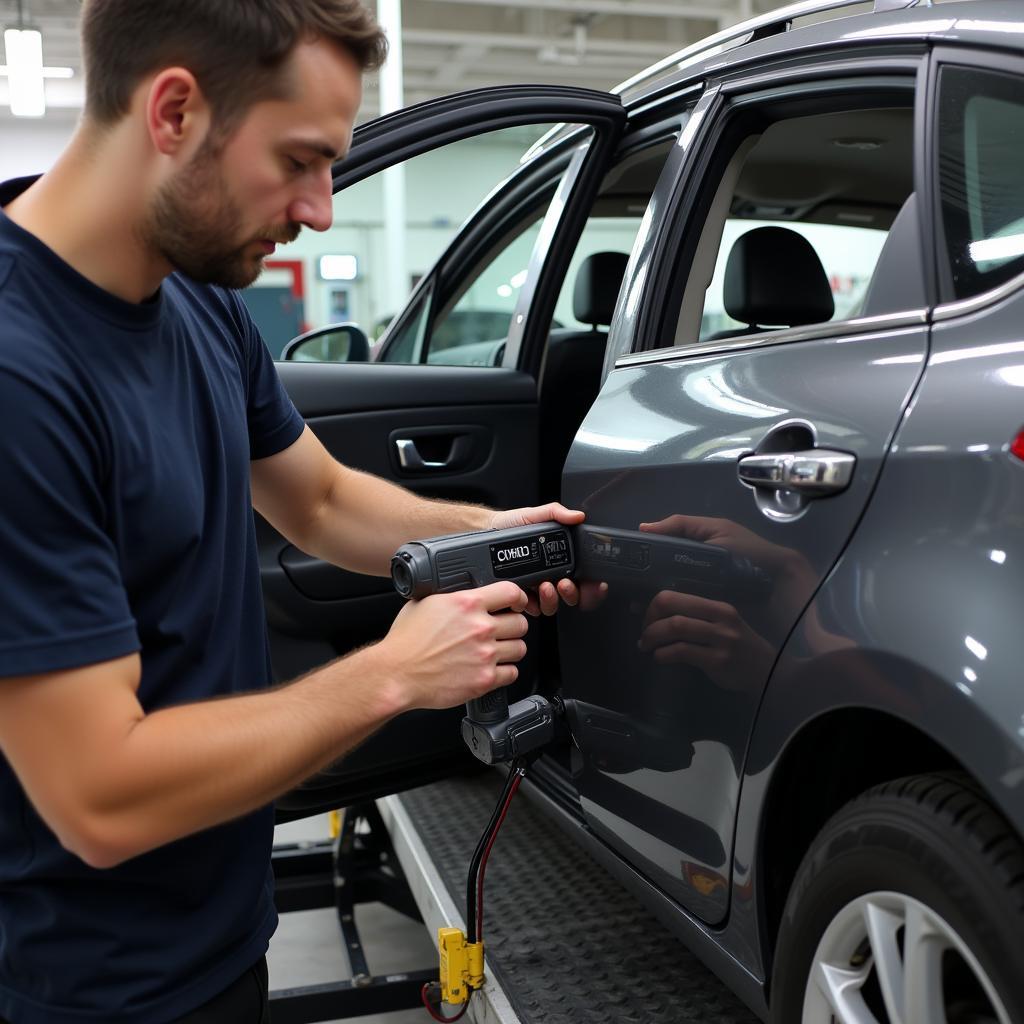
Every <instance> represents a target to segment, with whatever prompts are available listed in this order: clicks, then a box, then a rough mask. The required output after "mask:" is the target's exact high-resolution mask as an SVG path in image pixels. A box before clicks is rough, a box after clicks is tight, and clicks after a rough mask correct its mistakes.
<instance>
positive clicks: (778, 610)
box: [560, 56, 929, 924]
mask: <svg viewBox="0 0 1024 1024" xmlns="http://www.w3.org/2000/svg"><path fill="white" fill-rule="evenodd" d="M922 67H923V65H922V64H921V61H920V59H919V58H917V57H915V56H907V57H906V58H901V57H891V58H887V59H886V60H884V61H880V60H872V61H866V62H864V63H863V65H859V64H857V65H852V64H850V63H845V64H844V66H843V67H842V68H836V69H834V70H833V69H830V68H829V66H828V65H827V64H824V65H821V66H817V67H803V68H796V69H794V68H793V67H792V66H790V67H788V68H784V69H783V68H780V69H772V70H770V71H767V72H764V73H761V74H759V75H757V76H750V77H746V78H744V79H743V80H742V81H731V80H728V79H726V80H723V81H720V82H717V83H709V88H708V91H707V92H706V93H705V94H704V96H703V97H702V99H701V101H700V103H699V104H698V107H697V110H696V111H695V113H694V115H693V117H692V118H691V120H690V124H689V126H688V128H687V131H686V132H684V135H683V138H682V141H681V144H680V146H679V147H678V148H677V150H676V154H675V158H674V161H673V162H672V163H670V165H669V166H668V167H667V168H666V171H665V174H664V175H663V178H662V181H661V183H660V184H659V187H658V191H657V192H656V194H655V196H654V199H653V201H652V207H656V208H657V209H659V210H661V211H663V212H662V217H661V218H659V219H655V218H650V221H649V229H648V233H647V236H646V238H644V239H643V243H642V251H641V252H640V253H639V255H636V254H635V255H634V264H635V272H634V276H633V277H632V278H631V279H629V280H627V282H626V286H625V287H626V289H627V295H628V296H629V300H628V301H627V302H626V303H625V304H624V308H623V310H622V312H621V314H620V316H619V319H618V320H617V322H616V323H615V324H613V327H612V339H611V343H610V346H609V347H610V349H611V350H612V351H611V352H610V355H609V360H608V362H607V363H606V369H609V370H610V372H608V374H607V378H606V380H605V382H604V385H603V389H602V391H601V394H600V396H599V398H598V400H597V403H596V404H595V405H594V407H593V408H592V409H591V412H590V414H589V415H588V416H587V418H586V420H585V421H584V423H583V426H582V428H581V430H580V432H579V434H578V435H577V438H576V441H575V443H574V445H573V448H572V449H571V451H570V454H569V459H568V461H567V463H566V467H565V474H564V477H563V495H564V497H565V500H566V501H567V502H568V503H569V504H570V505H573V506H575V507H582V508H584V509H586V511H587V516H588V521H589V522H590V523H591V524H592V525H594V526H597V527H600V526H602V525H604V526H607V527H613V528H616V529H620V530H629V531H636V536H635V537H634V538H633V539H632V540H628V541H627V542H624V543H621V544H620V548H621V550H618V551H617V552H615V553H614V557H613V555H612V554H611V553H609V554H608V564H607V565H606V566H605V569H604V570H603V571H604V572H605V573H606V575H607V579H608V582H609V583H610V591H609V595H608V599H607V600H606V601H605V602H604V603H603V605H602V606H601V607H600V608H599V609H598V610H596V611H593V612H589V613H584V612H575V613H571V614H566V615H564V616H563V617H562V621H561V625H560V629H561V632H560V646H561V656H562V669H563V679H564V682H565V686H564V694H565V697H566V698H567V703H568V706H569V708H570V713H571V718H572V722H573V734H574V738H575V740H576V742H577V744H578V747H579V750H578V752H577V754H576V764H575V769H576V777H577V785H578V789H579V792H580V796H581V801H582V805H583V810H584V813H585V814H586V816H587V819H588V822H589V824H590V825H591V827H592V828H593V829H594V830H595V832H597V833H598V834H599V835H600V836H601V837H603V838H604V839H605V841H606V842H607V843H608V844H609V845H611V846H612V847H614V848H616V849H618V850H620V851H621V852H623V853H624V854H625V855H626V856H627V857H628V859H629V860H630V861H631V862H632V863H634V864H635V865H637V866H639V868H640V869H641V871H643V872H644V873H645V874H646V875H647V876H648V877H649V878H650V879H651V880H652V881H653V882H655V883H656V884H657V885H658V886H659V887H660V888H661V889H662V890H664V891H665V892H666V893H668V894H669V895H670V896H671V897H672V898H673V899H675V900H677V901H678V902H679V903H681V904H682V905H683V906H685V907H686V908H687V909H688V910H690V911H691V912H692V913H694V914H695V915H697V916H698V917H699V918H701V919H703V920H704V921H706V922H707V923H709V924H717V923H720V922H721V921H723V920H724V918H725V916H726V914H727V912H728V907H729V898H730V891H731V881H730V879H731V876H732V848H733V833H734V824H735V813H736V807H737V801H738V794H739V787H740V779H741V772H742V769H743V763H744V756H745V751H746V745H747V741H748V738H749V736H750V732H751V728H752V724H753V721H754V717H755V714H756V711H757V708H758V705H759V702H760V699H761V695H762V692H763V689H764V687H765V685H766V682H767V680H768V677H769V674H770V672H771V669H772V666H773V664H774V662H775V659H776V657H777V655H778V653H779V651H780V649H781V647H782V645H783V643H784V641H785V639H786V637H787V636H788V634H789V632H790V631H791V629H792V628H793V626H794V624H795V623H796V622H797V620H798V619H799V617H800V615H801V613H802V611H803V609H804V608H805V607H806V605H807V603H808V601H809V600H810V598H811V596H812V594H813V593H814V591H815V590H816V589H817V587H818V585H819V583H820V582H821V580H822V579H823V578H824V577H825V575H826V574H827V573H828V572H829V570H830V568H831V567H832V566H833V565H834V564H835V562H836V560H837V558H838V557H839V555H840V553H841V552H842V550H843V547H844V545H845V544H846V542H847V539H848V538H849V536H850V534H851V531H852V530H853V528H854V526H855V524H856V523H857V521H858V518H859V517H860V515H861V513H862V512H863V510H864V507H865V504H866V503H867V501H868V500H869V497H870V495H871V492H872V488H873V485H874V482H875V480H876V478H877V476H878V473H879V470H880V467H881V465H882V462H883V459H884V458H885V455H886V451H887V449H888V447H889V443H890V439H891V437H892V435H893V433H894V431H895V429H896V427H897V424H898V423H899V421H900V417H901V415H902V413H903V411H904V409H905V408H906V406H907V403H908V402H909V400H910V397H911V394H912V392H913V389H914V386H915V383H916V381H917V380H918V378H919V375H920V373H921V369H922V366H923V362H924V358H925V354H926V348H927V327H926V314H925V310H926V308H927V306H928V303H929V296H928V284H927V281H926V279H925V275H924V272H923V271H922V267H923V266H924V264H925V261H924V254H925V241H924V238H923V236H922V233H921V231H920V219H919V218H918V217H917V215H916V212H915V207H916V204H917V201H918V200H917V198H915V197H916V196H917V195H918V193H919V192H920V187H921V186H920V177H919V171H918V167H917V165H918V157H917V155H916V153H917V150H918V148H919V147H920V145H921V140H920V137H919V135H918V133H917V131H916V127H915V122H916V119H917V115H916V112H915V104H916V103H917V101H918V94H919V93H920V92H923V90H921V89H919V88H918V82H919V76H920V75H921V74H922ZM616 543H619V542H616ZM608 551H609V552H611V549H610V548H609V549H608ZM638 567H641V568H643V570H644V571H642V572H641V571H639V570H638ZM749 864H750V858H749V856H744V858H743V861H742V862H740V861H737V863H736V866H735V870H736V872H737V876H738V882H739V883H741V884H742V883H743V882H745V881H747V880H748V879H747V878H746V877H744V873H745V872H746V871H747V870H748V869H749ZM737 891H739V892H744V891H748V890H746V889H745V888H742V887H741V888H739V889H738V890H737Z"/></svg>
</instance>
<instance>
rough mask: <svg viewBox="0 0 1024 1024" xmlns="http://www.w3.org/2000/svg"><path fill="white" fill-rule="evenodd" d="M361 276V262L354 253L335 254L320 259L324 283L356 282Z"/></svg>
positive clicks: (321, 275) (321, 276)
mask: <svg viewBox="0 0 1024 1024" xmlns="http://www.w3.org/2000/svg"><path fill="white" fill-rule="evenodd" d="M358 276H359V261H358V260H357V259H356V258H355V256H353V255H352V253H344V252H343V253H334V254H333V255H329V256H321V257H320V278H321V280H323V281H354V280H355V279H356V278H357V277H358Z"/></svg>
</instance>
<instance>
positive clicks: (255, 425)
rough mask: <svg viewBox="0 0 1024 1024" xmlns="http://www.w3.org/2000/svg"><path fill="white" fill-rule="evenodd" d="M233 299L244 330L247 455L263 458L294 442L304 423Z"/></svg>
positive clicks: (245, 312)
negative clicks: (246, 374)
mask: <svg viewBox="0 0 1024 1024" xmlns="http://www.w3.org/2000/svg"><path fill="white" fill-rule="evenodd" d="M232 299H233V301H234V304H235V316H236V317H238V318H239V322H240V324H241V327H242V330H243V332H244V338H243V340H244V342H245V345H244V349H245V354H246V360H247V362H248V372H249V380H248V398H247V415H248V420H249V457H250V458H251V459H265V458H267V456H269V455H276V454H277V453H278V452H281V451H284V449H285V448H288V447H289V446H290V445H292V444H294V443H295V442H296V441H297V440H298V439H299V435H300V434H301V433H302V431H303V429H304V428H305V423H304V421H303V419H302V416H301V415H300V414H299V411H298V409H296V408H295V405H294V403H293V402H292V400H291V398H289V396H288V392H287V391H285V389H284V385H283V384H282V383H281V378H280V377H279V376H278V375H277V368H276V367H275V366H274V360H273V359H272V358H271V355H270V350H269V349H268V348H267V346H266V343H265V342H264V341H263V338H262V336H261V335H260V332H259V328H258V327H257V326H256V324H255V323H254V322H253V319H252V317H251V316H250V315H249V311H248V310H247V309H246V308H245V304H244V303H243V302H242V300H241V299H240V298H239V297H238V296H237V295H233V296H232Z"/></svg>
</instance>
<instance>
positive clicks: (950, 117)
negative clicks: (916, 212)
mask: <svg viewBox="0 0 1024 1024" xmlns="http://www.w3.org/2000/svg"><path fill="white" fill-rule="evenodd" d="M937 141H938V163H937V167H938V175H939V195H940V198H941V206H942V224H943V228H944V231H945V243H946V244H945V251H946V258H947V259H948V261H949V268H950V272H951V275H952V283H953V292H954V295H955V297H956V298H958V299H963V298H968V297H970V296H972V295H977V294H979V293H980V292H984V291H987V290H989V289H990V288H994V287H996V286H997V285H1000V284H1002V283H1003V282H1005V281H1008V280H1010V278H1012V277H1016V276H1017V275H1018V274H1020V273H1022V272H1024V185H1022V177H1021V176H1022V173H1024V172H1022V169H1024V81H1022V80H1021V78H1020V77H1019V76H1015V75H1010V74H1000V73H998V72H995V71H981V70H977V69H974V68H966V67H946V68H943V69H942V72H941V74H940V76H939V128H938V140H937Z"/></svg>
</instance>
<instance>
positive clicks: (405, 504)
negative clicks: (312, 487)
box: [304, 466, 494, 576]
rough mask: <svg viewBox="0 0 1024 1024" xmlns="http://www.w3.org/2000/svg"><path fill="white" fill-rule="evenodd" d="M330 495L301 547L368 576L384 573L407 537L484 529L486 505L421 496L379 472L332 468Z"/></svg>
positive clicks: (488, 518) (487, 517) (491, 514)
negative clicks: (334, 473)
mask: <svg viewBox="0 0 1024 1024" xmlns="http://www.w3.org/2000/svg"><path fill="white" fill-rule="evenodd" d="M338 469H339V471H338V476H337V480H336V483H335V486H334V487H333V488H332V490H331V494H330V496H329V498H328V499H327V501H325V502H324V505H323V507H322V508H321V509H320V511H319V514H318V515H317V518H316V521H315V523H314V525H313V526H312V528H311V529H310V531H309V533H308V535H307V537H306V542H305V544H304V548H305V550H306V551H307V552H308V553H309V554H311V555H316V556H317V557H318V558H323V559H324V560H325V561H328V562H332V563H334V564H335V565H340V566H343V567H344V568H346V569H351V570H353V571H354V572H362V573H366V574H368V575H371V576H386V575H387V574H388V572H389V571H390V564H391V556H392V555H393V554H394V553H395V551H396V550H397V549H398V548H399V547H400V546H401V545H402V544H405V543H406V542H407V541H410V540H418V539H420V538H423V537H436V536H440V535H441V534H445V533H457V532H459V531H460V530H485V529H487V528H488V527H489V526H490V525H491V521H492V519H493V518H494V511H493V510H492V509H488V508H484V507H483V506H480V505H469V504H462V503H459V502H445V501H434V500H430V499H427V498H421V497H419V496H418V495H416V494H413V493H412V492H411V491H407V490H405V489H404V488H402V487H399V486H397V485H396V484H393V483H390V482H389V481H387V480H382V479H381V478H380V477H376V476H371V475H370V474H368V473H361V472H359V471H358V470H354V469H349V468H347V467H345V466H339V467H338Z"/></svg>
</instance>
